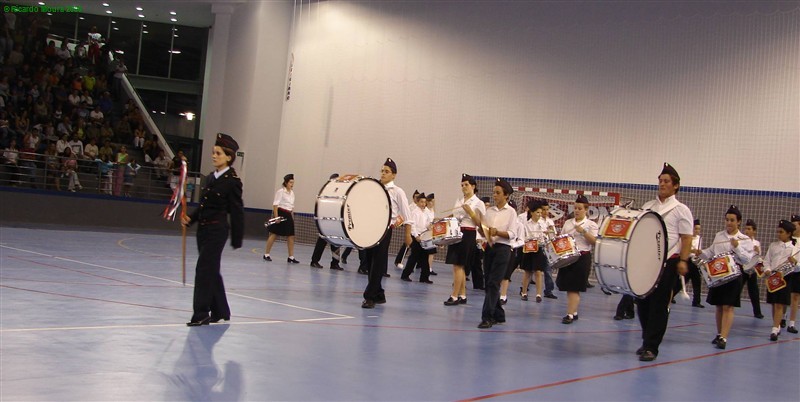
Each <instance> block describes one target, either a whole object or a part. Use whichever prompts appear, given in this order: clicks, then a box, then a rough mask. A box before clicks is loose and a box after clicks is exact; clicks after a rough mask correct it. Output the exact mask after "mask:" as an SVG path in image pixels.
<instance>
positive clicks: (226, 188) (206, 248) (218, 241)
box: [181, 133, 244, 327]
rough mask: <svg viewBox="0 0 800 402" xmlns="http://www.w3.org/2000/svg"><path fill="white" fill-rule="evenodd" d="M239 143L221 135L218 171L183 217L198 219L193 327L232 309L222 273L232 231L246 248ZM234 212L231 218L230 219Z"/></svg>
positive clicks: (215, 156) (215, 155) (214, 157)
mask: <svg viewBox="0 0 800 402" xmlns="http://www.w3.org/2000/svg"><path fill="white" fill-rule="evenodd" d="M238 149H239V144H237V143H236V141H234V139H233V138H231V137H230V136H229V135H227V134H222V133H219V134H217V142H216V143H215V145H214V150H213V152H212V153H211V162H212V163H213V165H214V172H213V173H212V174H210V175H208V177H207V178H206V184H205V186H204V187H203V192H202V194H201V197H200V207H199V208H197V209H196V210H195V211H194V212H192V214H190V215H188V216H185V217H183V218H182V219H181V222H182V223H183V225H184V226H190V225H192V224H193V223H195V222H197V224H198V229H197V248H198V250H199V251H200V255H199V256H198V257H197V267H196V268H195V279H194V302H193V305H194V314H193V315H192V319H191V320H190V321H189V322H188V323H186V325H188V326H190V327H196V326H200V325H208V324H209V323H212V322H218V321H220V320H225V321H228V320H230V318H231V310H230V307H228V299H227V298H226V297H225V285H224V283H223V282H222V275H220V260H221V259H222V249H223V248H225V243H226V242H227V241H228V231H230V234H231V246H232V247H233V248H234V249H237V248H240V247H242V238H243V237H244V203H243V202H242V181H241V180H240V179H239V177H238V176H237V175H236V171H234V170H233V168H232V167H231V165H232V164H233V161H234V160H235V159H236V151H237V150H238ZM228 215H230V221H229V220H228Z"/></svg>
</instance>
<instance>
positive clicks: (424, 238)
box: [419, 229, 436, 250]
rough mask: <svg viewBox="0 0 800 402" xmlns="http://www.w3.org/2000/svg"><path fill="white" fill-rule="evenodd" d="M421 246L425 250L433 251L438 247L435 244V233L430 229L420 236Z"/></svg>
mask: <svg viewBox="0 0 800 402" xmlns="http://www.w3.org/2000/svg"><path fill="white" fill-rule="evenodd" d="M419 245H420V247H422V248H423V249H425V250H433V249H435V248H436V245H435V244H433V233H432V232H431V230H430V229H428V230H426V231H424V232H422V233H420V234H419Z"/></svg>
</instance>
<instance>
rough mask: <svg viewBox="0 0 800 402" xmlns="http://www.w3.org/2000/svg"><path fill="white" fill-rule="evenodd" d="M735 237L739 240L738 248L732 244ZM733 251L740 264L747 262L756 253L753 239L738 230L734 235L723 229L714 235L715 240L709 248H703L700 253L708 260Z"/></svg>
mask: <svg viewBox="0 0 800 402" xmlns="http://www.w3.org/2000/svg"><path fill="white" fill-rule="evenodd" d="M733 238H735V239H736V240H739V246H738V247H736V248H733V245H731V239H733ZM731 251H732V252H733V254H734V257H733V259H734V260H735V261H736V263H737V264H739V265H745V264H747V263H748V262H749V261H750V259H752V258H753V256H754V255H755V254H756V253H755V251H754V250H753V240H752V239H750V238H749V237H747V236H745V235H744V233H742V232H740V231H738V230H737V231H736V233H734V234H733V235H729V234H728V232H726V231H724V230H723V231H721V232H717V234H716V236H714V242H713V243H711V245H710V246H709V247H708V248H707V249H705V250H703V252H702V253H701V254H700V258H702V259H704V260H706V261H708V260H710V259H711V257H713V256H715V255H717V254H721V253H727V252H731Z"/></svg>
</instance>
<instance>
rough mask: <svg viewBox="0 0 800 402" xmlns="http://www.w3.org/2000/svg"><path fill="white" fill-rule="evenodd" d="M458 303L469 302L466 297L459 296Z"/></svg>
mask: <svg viewBox="0 0 800 402" xmlns="http://www.w3.org/2000/svg"><path fill="white" fill-rule="evenodd" d="M458 304H467V298H466V297H459V298H458ZM503 322H505V320H503Z"/></svg>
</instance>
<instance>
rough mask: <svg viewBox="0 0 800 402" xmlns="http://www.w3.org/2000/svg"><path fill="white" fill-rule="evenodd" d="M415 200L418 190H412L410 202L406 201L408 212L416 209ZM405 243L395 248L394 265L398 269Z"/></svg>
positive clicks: (401, 265) (402, 258)
mask: <svg viewBox="0 0 800 402" xmlns="http://www.w3.org/2000/svg"><path fill="white" fill-rule="evenodd" d="M417 200H419V190H414V194H412V195H411V202H409V203H408V210H409V211H410V213H413V212H414V210H415V209H417ZM406 250H407V249H406V245H405V244H401V245H400V250H397V255H396V256H395V257H394V266H395V267H397V268H398V269H403V268H404V267H405V265H404V264H403V260H404V259H405V258H406V254H408V253H407V252H406Z"/></svg>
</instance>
